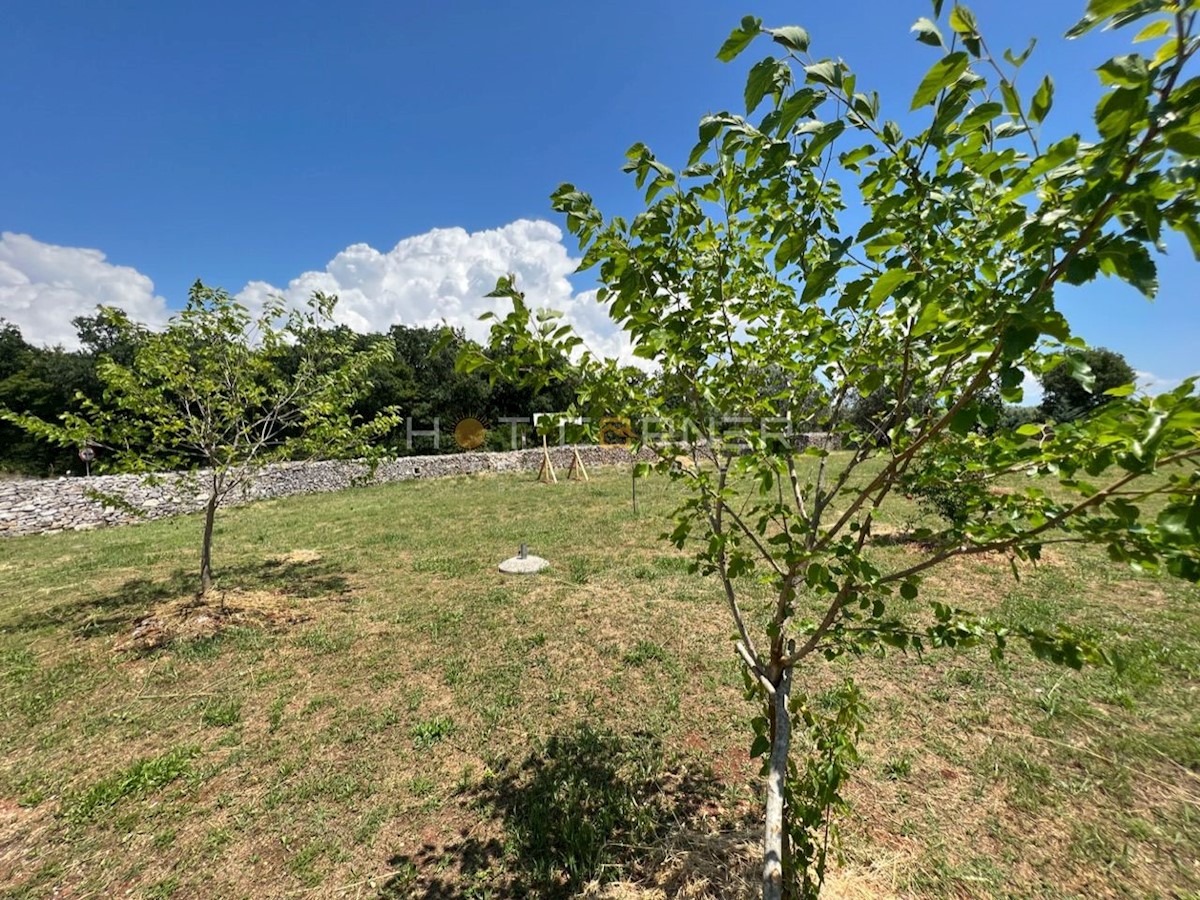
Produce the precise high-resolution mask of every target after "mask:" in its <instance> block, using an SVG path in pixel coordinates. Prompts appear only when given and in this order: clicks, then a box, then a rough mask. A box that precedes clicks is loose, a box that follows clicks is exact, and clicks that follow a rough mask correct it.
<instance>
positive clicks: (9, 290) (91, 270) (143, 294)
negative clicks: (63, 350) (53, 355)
mask: <svg viewBox="0 0 1200 900" xmlns="http://www.w3.org/2000/svg"><path fill="white" fill-rule="evenodd" d="M101 304H102V305H105V306H116V307H119V308H121V309H123V310H125V312H127V313H128V314H129V316H130V317H131V318H133V319H135V320H137V321H140V322H145V323H147V324H151V325H156V324H160V323H161V322H163V321H165V320H166V317H167V305H166V301H164V300H163V298H162V297H160V296H158V295H156V294H155V293H154V282H152V281H151V280H150V279H149V278H148V277H146V276H145V275H143V274H142V273H141V272H139V271H138V270H137V269H134V268H131V267H129V266H115V265H113V264H112V263H110V262H107V261H106V259H105V256H104V254H103V253H101V252H100V251H99V250H88V249H85V248H82V247H60V246H58V245H56V244H45V243H42V242H41V241H39V240H36V239H35V238H32V237H30V236H29V235H27V234H14V233H12V232H9V231H5V232H3V233H0V318H4V319H7V320H8V321H10V322H12V323H13V324H15V325H17V326H18V327H19V328H20V329H21V334H22V335H23V336H24V338H25V340H27V341H29V342H30V343H34V344H46V345H54V344H62V345H63V346H64V347H67V348H75V347H78V346H79V342H78V339H77V338H76V335H75V328H74V326H72V325H71V319H73V318H74V317H76V316H83V315H90V314H91V313H92V312H94V311H95V308H96V306H97V305H101Z"/></svg>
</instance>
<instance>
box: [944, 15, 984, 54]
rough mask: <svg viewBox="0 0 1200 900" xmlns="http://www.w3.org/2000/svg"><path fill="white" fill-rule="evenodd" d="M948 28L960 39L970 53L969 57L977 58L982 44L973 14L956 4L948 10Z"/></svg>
mask: <svg viewBox="0 0 1200 900" xmlns="http://www.w3.org/2000/svg"><path fill="white" fill-rule="evenodd" d="M950 27H951V28H953V29H954V33H955V34H957V35H958V36H959V38H961V39H962V42H963V46H965V47H966V48H967V50H969V51H970V52H971V55H972V56H979V54H980V51H981V49H982V42H981V39H980V37H979V24H978V22H976V21H975V14H974V13H973V12H971V10H970V9H968V8H967V7H965V6H960V5H959V4H957V3H956V4H955V5H954V8H953V9H952V10H950Z"/></svg>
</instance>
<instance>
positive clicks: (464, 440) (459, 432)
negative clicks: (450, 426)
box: [454, 416, 487, 450]
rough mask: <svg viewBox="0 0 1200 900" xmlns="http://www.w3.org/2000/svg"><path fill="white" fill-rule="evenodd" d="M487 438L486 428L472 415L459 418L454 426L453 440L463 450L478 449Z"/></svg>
mask: <svg viewBox="0 0 1200 900" xmlns="http://www.w3.org/2000/svg"><path fill="white" fill-rule="evenodd" d="M485 440H487V428H486V427H485V426H484V424H483V423H482V422H480V421H479V420H478V419H476V418H474V417H473V416H467V417H466V418H464V419H459V420H458V424H457V425H455V426H454V442H455V443H456V444H458V446H460V447H462V448H463V449H464V450H478V449H479V448H480V447H482V446H483V442H484V441H485Z"/></svg>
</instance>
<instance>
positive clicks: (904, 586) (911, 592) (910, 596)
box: [900, 581, 919, 600]
mask: <svg viewBox="0 0 1200 900" xmlns="http://www.w3.org/2000/svg"><path fill="white" fill-rule="evenodd" d="M918 593H919V591H918V589H917V586H916V585H915V584H913V583H912V582H911V581H904V582H901V584H900V596H901V597H903V598H904V599H905V600H916V599H917V594H918Z"/></svg>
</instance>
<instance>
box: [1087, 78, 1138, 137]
mask: <svg viewBox="0 0 1200 900" xmlns="http://www.w3.org/2000/svg"><path fill="white" fill-rule="evenodd" d="M1145 106H1146V95H1145V93H1144V92H1143V91H1142V90H1140V89H1136V88H1118V89H1117V90H1115V91H1111V92H1109V93H1107V94H1105V95H1104V96H1103V97H1102V98H1101V99H1100V102H1099V103H1097V104H1096V112H1095V119H1096V127H1097V128H1099V129H1100V135H1101V136H1102V137H1104V138H1112V137H1116V136H1117V135H1119V134H1122V133H1124V132H1126V131H1128V130H1129V129H1130V128H1132V127H1133V125H1134V123H1135V122H1136V121H1137V120H1138V119H1139V118H1140V117H1144V115H1145Z"/></svg>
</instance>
